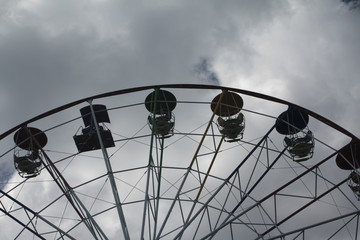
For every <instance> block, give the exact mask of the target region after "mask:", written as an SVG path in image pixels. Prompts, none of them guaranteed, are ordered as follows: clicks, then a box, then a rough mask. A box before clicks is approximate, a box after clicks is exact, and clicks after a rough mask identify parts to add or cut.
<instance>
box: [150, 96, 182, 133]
mask: <svg viewBox="0 0 360 240" xmlns="http://www.w3.org/2000/svg"><path fill="white" fill-rule="evenodd" d="M176 101H177V100H176V97H175V96H174V95H173V94H172V93H171V92H169V91H165V90H160V89H157V90H155V91H153V92H152V93H150V94H149V95H148V96H147V97H146V99H145V107H146V109H147V110H148V111H149V116H148V118H147V122H148V125H149V127H150V129H151V131H152V132H153V133H154V135H155V136H156V137H158V138H168V137H171V136H173V135H174V127H175V115H174V113H173V112H172V111H173V110H174V109H175V107H176Z"/></svg>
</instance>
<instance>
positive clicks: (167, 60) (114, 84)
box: [0, 1, 287, 131]
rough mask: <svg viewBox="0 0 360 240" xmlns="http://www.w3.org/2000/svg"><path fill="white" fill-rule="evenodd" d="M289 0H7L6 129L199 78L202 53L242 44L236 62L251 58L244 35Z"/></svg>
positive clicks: (1, 28) (1, 67) (2, 66)
mask: <svg viewBox="0 0 360 240" xmlns="http://www.w3.org/2000/svg"><path fill="white" fill-rule="evenodd" d="M286 6H287V5H286V3H283V2H282V1H279V2H277V3H269V2H262V1H242V2H238V1H226V2H223V1H222V2H221V3H220V2H212V3H209V2H206V1H196V2H193V1H185V2H177V1H173V2H168V3H160V2H157V1H154V2H142V3H140V4H138V3H136V4H135V3H134V2H133V1H116V2H97V1H86V2H85V1H78V2H72V1H57V2H48V1H26V2H25V1H18V2H9V4H8V5H4V7H3V8H2V9H3V12H4V13H6V14H5V17H4V21H2V23H1V24H0V34H1V39H0V51H1V55H0V78H1V82H2V89H1V92H2V98H3V99H4V101H3V103H2V104H1V109H2V111H3V112H11V113H12V114H9V115H7V116H6V117H5V119H4V121H3V124H2V127H1V129H2V131H5V129H6V128H9V127H11V126H13V125H15V123H16V124H17V123H19V122H21V121H22V120H25V119H28V118H30V117H33V116H34V115H36V114H39V113H41V112H44V111H47V110H49V109H51V108H53V107H56V106H59V105H61V104H64V103H66V102H69V101H72V100H76V99H79V98H82V97H85V96H89V95H93V94H96V93H100V92H104V91H110V90H114V89H121V88H126V87H133V86H139V85H148V84H155V83H184V82H194V81H198V80H197V78H196V77H195V76H194V75H193V72H192V68H193V66H194V64H196V63H197V62H198V59H199V58H200V57H201V56H208V57H209V58H211V59H215V58H216V56H218V55H220V56H221V55H222V52H227V51H235V50H237V51H241V52H242V54H241V56H243V57H242V60H241V62H240V63H238V64H240V65H242V66H244V65H249V64H251V63H249V62H248V60H249V59H251V56H250V55H251V54H252V51H251V46H250V45H249V44H248V42H247V39H246V34H247V33H249V32H252V31H254V30H255V29H257V28H261V27H263V26H266V24H267V23H268V21H271V20H272V19H273V17H274V16H275V15H277V14H278V13H281V11H282V9H284V8H285V9H286ZM239 35H241V36H243V38H239ZM239 40H240V41H239ZM244 53H245V54H244ZM245 62H247V63H245ZM14 109H15V111H14ZM29 110H30V111H29Z"/></svg>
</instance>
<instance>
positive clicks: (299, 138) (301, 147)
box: [276, 107, 315, 162]
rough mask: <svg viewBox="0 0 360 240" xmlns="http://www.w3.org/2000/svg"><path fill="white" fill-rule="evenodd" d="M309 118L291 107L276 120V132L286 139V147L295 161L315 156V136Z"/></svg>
mask: <svg viewBox="0 0 360 240" xmlns="http://www.w3.org/2000/svg"><path fill="white" fill-rule="evenodd" d="M308 123H309V116H308V115H307V114H306V113H304V112H302V111H300V110H299V109H296V108H293V107H289V108H288V110H286V111H285V112H283V113H281V114H280V115H279V117H278V118H277V120H276V124H277V125H276V130H277V131H278V133H280V134H282V135H286V136H285V138H284V145H285V146H287V147H288V148H287V151H288V153H289V154H290V156H291V157H292V158H293V160H294V161H297V162H301V161H305V160H308V159H310V158H311V157H312V156H313V154H314V147H315V142H314V136H313V133H312V132H311V131H310V130H309V129H308V126H307V125H308Z"/></svg>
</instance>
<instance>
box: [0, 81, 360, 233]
mask: <svg viewBox="0 0 360 240" xmlns="http://www.w3.org/2000/svg"><path fill="white" fill-rule="evenodd" d="M0 143H1V144H0V151H1V152H0V161H1V162H7V163H9V162H11V164H12V166H13V171H12V172H11V173H9V175H8V176H0V179H1V185H0V186H1V188H0V212H1V213H0V235H1V239H358V238H359V225H360V223H359V216H360V209H359V207H360V204H359V200H360V179H359V176H360V172H359V170H358V169H359V167H360V140H359V139H358V138H357V137H356V136H355V135H353V134H352V133H350V132H348V131H347V130H345V129H344V128H342V127H340V126H338V125H337V124H335V123H333V122H331V121H330V120H328V119H326V118H324V117H322V116H320V115H319V114H317V113H315V112H312V111H310V110H308V109H306V108H303V107H300V106H298V105H295V104H293V103H290V102H287V101H284V100H281V99H278V98H275V97H272V96H267V95H263V94H260V93H255V92H251V91H246V90H241V89H235V88H227V87H220V86H212V85H194V84H178V85H156V86H145V87H139V88H131V89H124V90H118V91H114V92H108V93H104V94H100V95H96V96H92V97H88V98H85V99H81V100H78V101H75V102H72V103H69V104H66V105H63V106H60V107H58V108H55V109H52V110H50V111H48V112H46V113H44V114H41V115H39V116H36V117H34V118H32V119H30V120H27V121H24V122H23V123H22V124H20V125H18V126H16V127H14V128H12V129H9V130H8V131H6V132H4V133H3V134H2V135H1V136H0Z"/></svg>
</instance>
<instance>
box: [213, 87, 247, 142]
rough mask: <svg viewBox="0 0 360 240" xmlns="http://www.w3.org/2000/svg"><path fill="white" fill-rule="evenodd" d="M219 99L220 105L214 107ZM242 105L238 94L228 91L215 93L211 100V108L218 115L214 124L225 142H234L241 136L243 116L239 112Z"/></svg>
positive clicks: (243, 124) (243, 128) (242, 132)
mask: <svg viewBox="0 0 360 240" xmlns="http://www.w3.org/2000/svg"><path fill="white" fill-rule="evenodd" d="M220 99H221V100H220ZM219 101H220V105H219V107H218V108H217V109H216V106H217V103H218V102H219ZM243 105H244V102H243V100H242V98H241V97H240V95H238V94H236V93H233V92H228V91H226V92H224V93H223V94H219V95H217V96H216V97H215V98H214V99H213V100H212V102H211V105H210V107H211V110H212V111H213V112H214V113H215V114H216V115H217V116H218V118H217V123H216V125H217V127H218V129H219V132H220V133H221V134H222V135H223V136H224V137H225V141H226V142H235V141H238V140H240V139H242V138H243V134H244V130H245V117H244V114H242V113H241V112H240V111H241V109H242V107H243Z"/></svg>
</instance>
